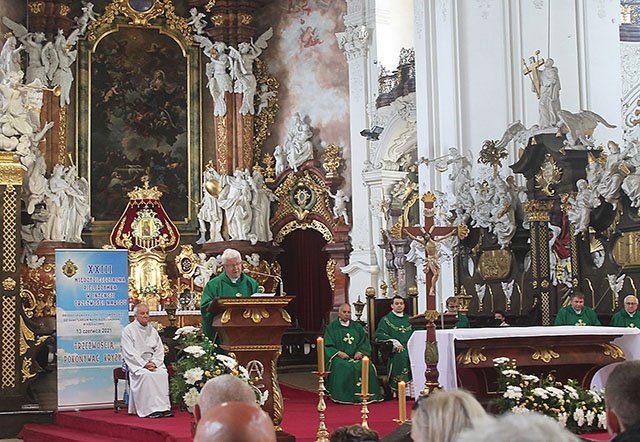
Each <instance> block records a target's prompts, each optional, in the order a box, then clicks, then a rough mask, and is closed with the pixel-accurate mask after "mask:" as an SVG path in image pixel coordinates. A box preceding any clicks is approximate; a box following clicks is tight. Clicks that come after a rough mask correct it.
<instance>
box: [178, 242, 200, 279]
mask: <svg viewBox="0 0 640 442" xmlns="http://www.w3.org/2000/svg"><path fill="white" fill-rule="evenodd" d="M180 247H181V250H180V253H179V254H178V256H176V258H175V262H176V267H177V268H178V272H180V274H181V275H182V277H183V278H191V277H193V274H194V273H195V271H196V269H197V267H196V266H197V265H198V263H199V262H200V260H199V259H198V255H196V254H195V252H194V251H193V246H192V245H191V244H189V245H183V246H180Z"/></svg>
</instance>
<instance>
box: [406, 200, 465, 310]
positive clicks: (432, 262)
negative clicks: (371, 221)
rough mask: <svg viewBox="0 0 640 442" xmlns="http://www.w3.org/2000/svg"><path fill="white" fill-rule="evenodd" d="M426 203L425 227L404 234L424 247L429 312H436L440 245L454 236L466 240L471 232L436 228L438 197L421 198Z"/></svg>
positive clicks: (443, 227)
mask: <svg viewBox="0 0 640 442" xmlns="http://www.w3.org/2000/svg"><path fill="white" fill-rule="evenodd" d="M421 200H422V202H423V203H424V212H423V215H424V225H423V226H416V227H404V228H403V229H402V232H403V233H405V234H406V235H407V236H409V237H410V238H411V239H413V240H416V241H418V242H419V243H421V244H422V245H423V246H424V252H425V258H426V261H425V264H424V273H425V275H426V285H427V310H436V298H435V294H436V283H437V282H438V278H439V277H440V259H439V257H438V243H439V242H440V241H442V240H443V239H445V238H449V237H450V236H453V235H454V234H455V235H457V236H458V238H460V239H464V238H466V236H467V234H468V232H469V230H468V229H467V226H466V225H464V224H461V225H460V226H448V227H445V226H435V225H434V222H433V217H434V216H435V209H434V207H433V206H434V203H435V201H436V197H435V195H434V194H433V193H431V192H427V193H425V194H424V195H422V198H421Z"/></svg>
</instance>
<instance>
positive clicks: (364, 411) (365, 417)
mask: <svg viewBox="0 0 640 442" xmlns="http://www.w3.org/2000/svg"><path fill="white" fill-rule="evenodd" d="M356 396H360V399H362V409H361V410H360V413H361V415H362V426H363V427H364V428H369V424H368V423H367V420H368V418H369V407H367V404H368V403H369V398H370V397H371V396H373V395H372V394H371V393H364V394H363V393H356Z"/></svg>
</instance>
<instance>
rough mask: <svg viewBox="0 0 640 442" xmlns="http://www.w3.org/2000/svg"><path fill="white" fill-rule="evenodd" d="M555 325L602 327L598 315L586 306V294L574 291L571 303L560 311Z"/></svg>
mask: <svg viewBox="0 0 640 442" xmlns="http://www.w3.org/2000/svg"><path fill="white" fill-rule="evenodd" d="M554 325H602V324H600V321H599V320H598V315H597V314H596V312H595V311H594V310H593V309H592V308H591V307H587V306H586V305H584V294H583V293H581V292H578V291H574V292H573V293H572V294H571V303H570V304H569V305H567V306H565V307H562V308H561V309H560V310H558V314H557V315H556V321H555V322H554Z"/></svg>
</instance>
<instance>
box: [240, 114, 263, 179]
mask: <svg viewBox="0 0 640 442" xmlns="http://www.w3.org/2000/svg"><path fill="white" fill-rule="evenodd" d="M253 158H254V155H253V115H249V114H247V115H243V116H242V159H243V162H244V163H243V164H244V167H245V169H251V168H252V166H253ZM255 158H257V159H259V158H260V152H259V151H258V153H257V155H256V156H255Z"/></svg>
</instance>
